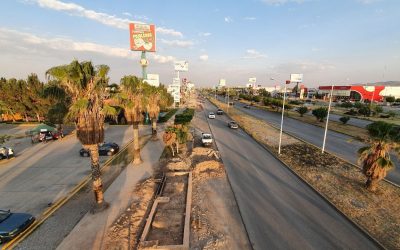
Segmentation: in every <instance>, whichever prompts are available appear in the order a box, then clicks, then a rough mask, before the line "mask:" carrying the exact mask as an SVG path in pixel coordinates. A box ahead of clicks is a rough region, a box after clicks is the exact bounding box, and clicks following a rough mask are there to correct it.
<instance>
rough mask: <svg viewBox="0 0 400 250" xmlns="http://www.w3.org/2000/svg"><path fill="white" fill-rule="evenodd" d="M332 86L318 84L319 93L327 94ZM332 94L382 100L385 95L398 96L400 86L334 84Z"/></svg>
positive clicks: (344, 97)
mask: <svg viewBox="0 0 400 250" xmlns="http://www.w3.org/2000/svg"><path fill="white" fill-rule="evenodd" d="M331 89H332V86H320V87H319V88H318V94H319V95H326V96H327V95H329V94H330V91H331ZM333 96H334V97H335V98H336V99H343V100H353V101H365V100H368V101H372V100H373V101H375V102H382V101H384V97H385V96H394V97H395V98H400V86H367V85H347V86H334V87H333Z"/></svg>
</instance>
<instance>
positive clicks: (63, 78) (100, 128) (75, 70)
mask: <svg viewBox="0 0 400 250" xmlns="http://www.w3.org/2000/svg"><path fill="white" fill-rule="evenodd" d="M109 70H110V68H109V67H108V66H107V65H98V66H93V65H92V63H91V62H78V61H77V60H74V61H72V62H71V63H70V64H68V65H60V66H56V67H53V68H50V69H49V70H47V72H46V76H47V77H48V78H49V79H54V80H57V83H58V85H59V86H60V87H62V88H63V89H64V90H65V91H66V92H67V93H68V94H69V95H70V96H71V105H70V107H69V110H68V114H67V116H66V117H67V119H70V120H73V121H74V122H75V125H76V131H77V133H76V134H77V138H78V139H79V141H80V142H81V143H82V145H83V147H84V148H85V149H87V150H88V151H89V152H90V160H91V170H92V180H93V191H94V195H95V201H96V205H97V209H104V208H106V207H107V206H108V204H107V203H106V202H104V196H103V183H102V179H101V171H100V164H99V149H98V144H99V143H101V142H103V141H104V118H105V116H107V115H110V114H112V113H113V112H114V111H113V109H112V108H111V107H109V106H106V105H104V103H103V100H104V94H105V87H106V86H107V82H108V77H107V74H108V72H109Z"/></svg>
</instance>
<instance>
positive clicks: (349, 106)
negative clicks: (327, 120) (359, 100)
mask: <svg viewBox="0 0 400 250" xmlns="http://www.w3.org/2000/svg"><path fill="white" fill-rule="evenodd" d="M338 106H339V107H342V108H352V107H353V106H354V105H353V103H351V102H343V103H342V104H339V105H338Z"/></svg>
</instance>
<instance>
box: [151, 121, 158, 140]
mask: <svg viewBox="0 0 400 250" xmlns="http://www.w3.org/2000/svg"><path fill="white" fill-rule="evenodd" d="M151 134H152V139H153V140H157V118H153V119H152V120H151Z"/></svg>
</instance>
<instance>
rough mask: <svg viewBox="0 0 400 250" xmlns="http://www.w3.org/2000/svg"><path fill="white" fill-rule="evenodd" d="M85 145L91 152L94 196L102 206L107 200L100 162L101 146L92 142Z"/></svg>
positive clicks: (99, 205) (97, 203) (98, 204)
mask: <svg viewBox="0 0 400 250" xmlns="http://www.w3.org/2000/svg"><path fill="white" fill-rule="evenodd" d="M83 147H84V148H85V149H86V150H88V151H89V152H90V161H91V169H92V181H93V192H94V198H95V201H96V205H97V206H98V207H101V206H103V205H104V203H105V202H104V195H103V183H102V180H101V171H100V164H99V146H98V145H97V144H91V145H83Z"/></svg>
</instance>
